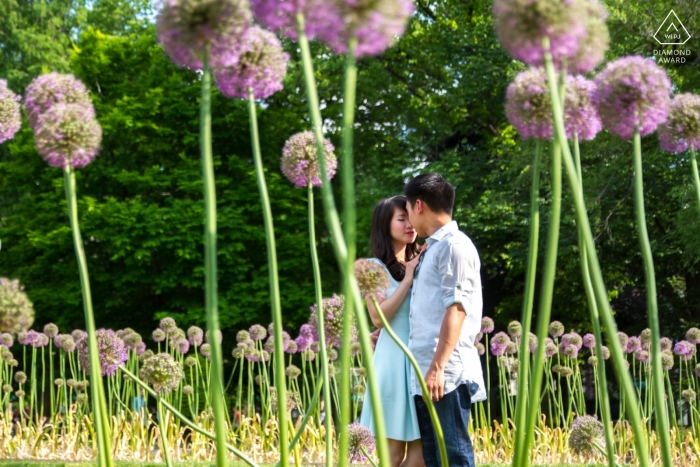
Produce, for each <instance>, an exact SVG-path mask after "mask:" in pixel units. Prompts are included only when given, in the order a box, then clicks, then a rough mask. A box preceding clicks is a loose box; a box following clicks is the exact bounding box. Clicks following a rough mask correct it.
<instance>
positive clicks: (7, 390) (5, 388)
mask: <svg viewBox="0 0 700 467" xmlns="http://www.w3.org/2000/svg"><path fill="white" fill-rule="evenodd" d="M12 391H13V389H12V385H10V384H3V385H2V392H4V393H5V394H10V393H11V392H12Z"/></svg>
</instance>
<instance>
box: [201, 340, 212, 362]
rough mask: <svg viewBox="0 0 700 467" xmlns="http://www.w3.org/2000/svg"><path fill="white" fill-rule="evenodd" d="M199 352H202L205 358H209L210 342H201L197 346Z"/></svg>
mask: <svg viewBox="0 0 700 467" xmlns="http://www.w3.org/2000/svg"><path fill="white" fill-rule="evenodd" d="M199 353H200V354H202V357H204V358H206V359H209V358H211V344H208V343H207V344H202V345H201V346H200V347H199Z"/></svg>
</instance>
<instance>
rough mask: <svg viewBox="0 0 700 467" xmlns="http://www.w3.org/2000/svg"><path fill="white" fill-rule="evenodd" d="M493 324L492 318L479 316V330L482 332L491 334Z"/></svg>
mask: <svg viewBox="0 0 700 467" xmlns="http://www.w3.org/2000/svg"><path fill="white" fill-rule="evenodd" d="M493 328H494V324H493V320H492V319H491V318H489V317H488V316H484V317H483V318H481V332H483V333H484V334H491V333H492V332H493Z"/></svg>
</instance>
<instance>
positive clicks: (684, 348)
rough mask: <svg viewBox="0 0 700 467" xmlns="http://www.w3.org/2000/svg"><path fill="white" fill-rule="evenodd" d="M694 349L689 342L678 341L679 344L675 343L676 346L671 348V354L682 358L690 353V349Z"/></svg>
mask: <svg viewBox="0 0 700 467" xmlns="http://www.w3.org/2000/svg"><path fill="white" fill-rule="evenodd" d="M694 347H695V346H694V345H693V344H691V343H690V342H688V341H679V342H678V343H676V345H675V346H674V347H673V353H675V354H676V355H679V356H681V357H683V356H685V355H687V354H689V353H690V352H692V349H693V348H694Z"/></svg>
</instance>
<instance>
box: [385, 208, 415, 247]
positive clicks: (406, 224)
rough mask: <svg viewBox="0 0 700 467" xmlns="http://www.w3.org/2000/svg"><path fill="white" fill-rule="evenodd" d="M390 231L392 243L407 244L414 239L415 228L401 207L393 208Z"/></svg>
mask: <svg viewBox="0 0 700 467" xmlns="http://www.w3.org/2000/svg"><path fill="white" fill-rule="evenodd" d="M390 231H391V239H392V240H393V241H394V243H401V244H404V245H408V244H409V243H413V242H415V241H416V236H417V234H416V230H415V229H414V228H413V226H412V225H411V222H410V221H409V220H408V214H407V213H406V211H404V210H403V209H400V208H395V209H394V217H392V218H391V229H390Z"/></svg>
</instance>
